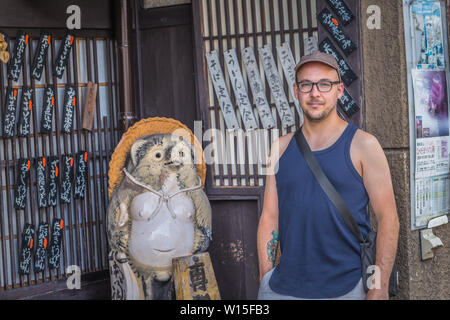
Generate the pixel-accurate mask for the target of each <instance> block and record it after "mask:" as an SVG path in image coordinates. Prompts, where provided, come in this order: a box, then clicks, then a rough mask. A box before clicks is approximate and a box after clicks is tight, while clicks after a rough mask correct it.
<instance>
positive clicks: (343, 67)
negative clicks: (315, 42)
mask: <svg viewBox="0 0 450 320" xmlns="http://www.w3.org/2000/svg"><path fill="white" fill-rule="evenodd" d="M319 50H320V51H322V52H325V53H328V54H331V55H332V56H333V57H334V58H335V59H336V61H337V63H338V66H339V73H340V74H341V78H342V82H344V84H345V85H346V86H347V87H348V86H349V85H351V84H352V83H353V81H355V80H356V79H358V76H357V75H356V74H355V73H354V72H353V70H352V69H350V66H349V65H348V64H347V62H346V61H345V59H344V58H343V57H342V55H341V54H340V53H339V52H338V50H337V48H336V47H335V46H334V44H333V42H331V40H330V39H329V38H325V39H324V40H323V41H322V42H321V43H320V45H319Z"/></svg>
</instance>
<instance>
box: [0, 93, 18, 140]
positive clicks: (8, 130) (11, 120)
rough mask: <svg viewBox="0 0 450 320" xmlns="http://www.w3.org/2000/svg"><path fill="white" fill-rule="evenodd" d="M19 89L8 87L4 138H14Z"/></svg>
mask: <svg viewBox="0 0 450 320" xmlns="http://www.w3.org/2000/svg"><path fill="white" fill-rule="evenodd" d="M17 94H18V90H17V89H13V88H11V87H8V89H7V90H6V99H5V106H6V110H5V118H4V119H3V138H12V137H13V136H14V129H15V127H16V114H17V112H16V108H17Z"/></svg>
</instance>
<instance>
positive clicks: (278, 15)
mask: <svg viewBox="0 0 450 320" xmlns="http://www.w3.org/2000/svg"><path fill="white" fill-rule="evenodd" d="M193 12H194V19H198V20H199V23H198V24H197V25H194V27H195V28H197V29H201V35H200V36H198V35H197V38H196V40H197V50H201V58H200V54H199V53H198V52H197V58H199V59H201V62H200V64H198V65H197V68H198V69H199V70H200V68H201V70H202V71H203V73H202V74H199V75H198V77H199V78H200V79H198V87H199V88H198V90H199V91H200V92H202V90H204V91H205V92H206V96H205V97H204V98H205V100H206V101H203V100H202V97H200V101H199V104H200V107H201V109H202V111H203V114H204V115H205V117H204V119H203V120H204V121H207V124H206V126H205V129H213V130H214V129H218V131H219V132H222V133H224V134H225V135H224V136H223V138H220V137H217V136H214V135H212V136H211V137H210V136H208V135H206V137H204V138H205V139H211V145H212V149H213V150H214V151H213V152H211V156H212V157H215V161H214V164H212V165H211V166H210V167H211V168H212V171H213V173H212V181H213V186H214V187H227V186H236V187H261V186H263V171H264V169H263V166H262V165H261V163H263V161H262V162H260V163H258V160H257V159H255V152H254V151H255V150H257V148H259V149H258V153H260V152H263V153H264V156H266V154H268V150H269V149H270V145H271V141H273V140H274V139H276V138H278V137H279V136H281V135H284V134H286V133H289V132H292V131H293V130H295V128H298V126H299V124H300V123H301V121H302V120H301V119H302V115H301V113H299V112H298V109H297V108H296V106H295V103H294V98H293V97H292V94H291V88H290V86H289V85H288V82H287V80H286V78H285V76H284V74H283V67H282V63H281V61H280V59H279V58H277V57H278V55H277V47H280V46H282V45H283V44H284V43H286V42H287V43H288V44H289V46H290V49H291V52H292V56H293V59H294V61H298V60H299V59H300V57H301V56H302V55H303V54H304V52H305V48H304V39H307V38H310V37H312V36H314V37H316V38H317V37H318V32H317V31H318V29H317V21H316V1H314V0H244V1H238V0H213V1H208V0H201V1H198V2H197V1H194V2H193ZM194 24H195V21H194ZM266 45H268V46H269V48H270V49H271V50H270V51H271V53H272V54H273V58H274V60H275V64H276V67H277V71H278V73H279V76H280V79H281V81H282V85H283V89H284V93H285V94H286V98H287V100H288V103H289V108H290V110H291V114H292V115H293V116H294V121H293V123H291V124H290V125H289V126H283V125H282V123H281V119H280V116H279V113H278V112H277V106H276V101H275V99H274V96H273V94H272V93H271V88H270V86H269V83H268V81H267V78H266V76H265V74H264V67H263V63H262V61H261V59H260V57H259V54H258V48H262V47H264V46H266ZM248 47H252V48H253V51H254V53H255V58H256V61H257V66H258V69H259V72H260V77H261V79H262V81H263V86H264V88H265V89H264V91H265V95H266V97H267V100H268V104H269V107H270V112H271V114H272V117H273V119H274V120H275V126H274V127H272V128H271V129H269V130H267V134H266V135H265V136H264V137H263V139H260V140H259V141H257V140H255V139H254V138H252V137H251V134H249V131H246V130H245V127H244V123H243V120H242V117H241V114H240V113H239V111H238V108H237V101H236V100H237V99H236V97H235V95H234V92H233V89H232V83H231V81H230V77H229V76H228V74H227V72H226V70H227V69H226V65H225V61H224V59H225V58H224V52H225V51H228V50H230V49H232V48H234V49H235V51H236V56H237V58H238V61H239V67H240V70H241V72H242V76H243V79H244V84H245V87H246V92H247V93H248V97H249V99H250V103H251V105H252V109H253V113H254V115H255V119H256V122H257V128H259V129H263V124H262V122H261V117H260V114H258V110H257V108H256V106H255V97H253V96H252V94H251V88H250V86H249V79H248V78H249V77H248V74H247V73H246V68H245V66H244V63H243V59H242V57H241V54H242V51H243V50H244V49H245V48H248ZM212 51H217V54H218V57H219V61H220V65H221V68H222V70H223V74H224V78H225V83H226V84H227V88H228V92H229V94H230V97H231V101H232V104H233V106H234V107H235V114H236V118H237V122H238V124H239V127H240V128H241V129H242V131H241V133H242V132H244V138H243V139H242V140H239V138H238V135H236V132H237V131H235V132H234V133H232V132H230V131H229V132H227V130H226V129H227V126H226V121H225V120H224V117H223V112H222V110H221V108H220V107H219V101H218V99H217V96H216V94H215V91H214V86H213V81H212V79H211V76H210V74H209V72H208V62H207V60H206V55H207V54H209V53H210V52H212ZM202 77H203V78H202ZM205 110H206V112H205ZM245 133H247V135H245ZM260 137H261V136H260ZM227 144H228V148H226V145H227ZM256 144H257V145H258V146H256ZM219 150H222V152H220V151H219ZM219 155H220V156H223V158H227V159H228V160H229V161H228V163H218V162H220V161H217V160H219ZM207 156H208V154H207Z"/></svg>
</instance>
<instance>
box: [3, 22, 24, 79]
mask: <svg viewBox="0 0 450 320" xmlns="http://www.w3.org/2000/svg"><path fill="white" fill-rule="evenodd" d="M28 40H29V36H28V34H27V33H25V32H23V31H22V30H19V31H17V36H16V42H15V43H14V54H13V58H12V60H11V61H10V64H9V68H8V78H9V79H11V80H14V81H17V80H19V77H20V71H21V70H22V62H23V58H24V57H25V49H26V47H27V44H28Z"/></svg>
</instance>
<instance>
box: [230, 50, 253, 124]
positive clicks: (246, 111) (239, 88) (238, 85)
mask: <svg viewBox="0 0 450 320" xmlns="http://www.w3.org/2000/svg"><path fill="white" fill-rule="evenodd" d="M224 57H225V64H226V65H227V70H228V75H229V76H230V82H231V85H232V86H233V90H234V96H235V97H236V102H237V104H238V107H239V111H240V112H241V118H242V121H243V122H244V126H245V129H246V130H253V129H256V128H258V125H257V124H256V120H255V115H254V114H253V110H252V104H251V103H250V100H249V98H248V95H247V91H246V90H245V84H244V78H243V77H242V73H241V69H240V67H239V61H238V58H237V56H236V50H235V49H234V48H233V49H231V50H229V51H225V52H224Z"/></svg>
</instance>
